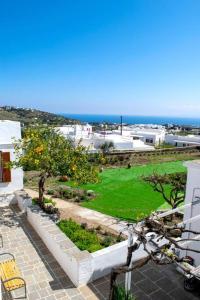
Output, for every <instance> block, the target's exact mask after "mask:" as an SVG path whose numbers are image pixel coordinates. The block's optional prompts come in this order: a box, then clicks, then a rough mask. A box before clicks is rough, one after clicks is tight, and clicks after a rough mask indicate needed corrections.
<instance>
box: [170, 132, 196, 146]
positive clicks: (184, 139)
mask: <svg viewBox="0 0 200 300" xmlns="http://www.w3.org/2000/svg"><path fill="white" fill-rule="evenodd" d="M165 142H166V143H167V144H171V145H176V143H177V146H183V144H187V143H189V145H199V144H200V137H197V136H180V135H173V134H167V135H166V136H165Z"/></svg>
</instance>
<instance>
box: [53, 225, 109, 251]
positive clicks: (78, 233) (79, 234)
mask: <svg viewBox="0 0 200 300" xmlns="http://www.w3.org/2000/svg"><path fill="white" fill-rule="evenodd" d="M58 227H59V228H60V229H61V230H62V231H63V232H64V233H65V234H66V236H67V237H68V238H69V239H70V240H72V241H73V242H74V244H75V245H76V246H77V247H78V248H79V249H80V250H88V251H89V252H95V251H97V250H100V249H102V248H103V246H102V245H101V240H100V239H99V237H98V236H97V234H96V233H95V232H90V231H88V230H86V229H84V228H83V227H82V226H81V225H79V224H77V223H76V222H74V221H72V220H71V219H69V220H61V221H60V222H59V223H58Z"/></svg>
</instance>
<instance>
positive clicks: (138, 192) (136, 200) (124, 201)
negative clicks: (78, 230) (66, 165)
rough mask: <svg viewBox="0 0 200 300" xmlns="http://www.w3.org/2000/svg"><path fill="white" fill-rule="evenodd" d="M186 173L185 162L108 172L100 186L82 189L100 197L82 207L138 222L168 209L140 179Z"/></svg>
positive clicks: (85, 186) (103, 175)
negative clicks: (153, 175)
mask: <svg viewBox="0 0 200 300" xmlns="http://www.w3.org/2000/svg"><path fill="white" fill-rule="evenodd" d="M184 171H186V168H185V167H184V166H183V162H182V161H176V162H165V163H159V164H148V165H142V166H134V167H132V168H131V169H127V168H115V169H107V170H105V171H104V172H103V173H101V174H100V178H101V181H100V182H99V183H97V184H87V185H84V186H82V188H84V189H87V190H93V191H94V192H95V194H96V195H97V196H96V198H95V199H94V200H91V201H88V202H83V204H82V205H83V206H84V207H88V208H91V209H94V210H97V211H100V212H102V213H105V214H108V215H111V216H114V217H118V218H121V219H129V220H135V219H137V218H138V217H140V216H142V215H148V214H150V213H151V212H152V211H155V210H157V209H158V208H160V207H162V206H163V205H164V207H166V204H165V202H164V200H163V198H162V196H161V195H160V194H159V193H157V192H155V191H154V190H153V188H152V187H151V186H150V185H149V184H148V183H146V182H144V181H143V180H142V178H141V177H142V176H148V175H150V174H152V173H153V172H157V173H159V174H165V173H169V174H170V173H175V172H184Z"/></svg>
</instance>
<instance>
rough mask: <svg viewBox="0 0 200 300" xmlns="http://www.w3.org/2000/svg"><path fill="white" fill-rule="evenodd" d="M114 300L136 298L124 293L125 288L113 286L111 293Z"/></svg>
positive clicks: (133, 299) (132, 299)
mask: <svg viewBox="0 0 200 300" xmlns="http://www.w3.org/2000/svg"><path fill="white" fill-rule="evenodd" d="M113 299H114V300H136V298H135V297H134V296H133V295H132V294H131V293H128V294H127V293H126V291H125V288H124V287H123V286H121V285H115V286H114V292H113Z"/></svg>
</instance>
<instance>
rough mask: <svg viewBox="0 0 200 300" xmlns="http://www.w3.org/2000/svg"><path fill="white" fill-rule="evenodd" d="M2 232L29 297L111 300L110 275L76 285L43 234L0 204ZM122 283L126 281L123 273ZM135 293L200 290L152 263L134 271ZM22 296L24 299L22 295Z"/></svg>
mask: <svg viewBox="0 0 200 300" xmlns="http://www.w3.org/2000/svg"><path fill="white" fill-rule="evenodd" d="M0 233H2V235H3V239H4V247H3V249H2V250H1V252H11V253H12V254H14V255H15V257H16V260H17V264H18V265H19V268H20V270H21V272H22V275H23V277H24V279H25V280H26V282H27V289H28V295H27V299H29V300H37V299H43V300H56V299H60V300H64V299H65V300H67V299H68V300H69V299H72V300H84V299H87V300H95V299H100V300H108V295H109V284H110V282H109V280H110V278H109V276H106V277H103V278H101V279H99V280H96V281H95V282H93V283H91V284H89V285H88V286H84V287H80V288H76V287H74V285H73V284H72V282H71V281H70V279H69V278H68V277H67V276H66V274H65V273H64V272H63V270H62V269H61V267H60V266H59V264H58V263H57V262H56V260H55V259H54V257H53V256H52V255H51V254H50V252H49V251H48V249H47V248H46V246H45V245H44V243H43V242H42V240H41V239H40V237H39V236H38V235H37V233H36V232H35V231H34V230H33V228H32V227H31V226H30V225H29V223H28V222H27V221H26V218H25V216H24V215H23V214H22V213H21V212H19V210H18V209H17V208H16V207H14V208H12V209H11V208H9V207H0ZM119 282H120V283H121V284H124V276H120V278H119ZM131 289H132V292H133V294H134V295H135V296H136V298H137V300H145V299H149V300H150V299H151V300H165V299H167V300H169V299H174V300H175V299H176V300H188V299H193V300H195V299H199V298H200V293H197V294H196V295H192V294H190V293H188V292H186V291H184V289H183V277H182V275H180V274H179V273H177V271H176V270H175V267H174V266H164V267H159V266H155V265H154V264H152V263H149V264H148V265H146V266H144V267H143V268H141V269H140V270H137V271H134V273H133V274H132V286H131ZM23 295H24V291H23V289H20V290H17V291H16V292H15V293H13V294H12V295H8V294H7V295H6V294H4V298H3V299H4V300H7V299H14V297H15V298H18V299H19V298H21V297H23ZM21 299H22V298H21Z"/></svg>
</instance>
